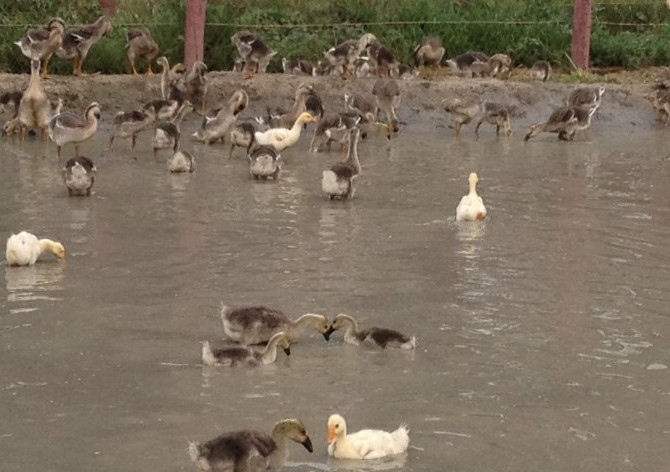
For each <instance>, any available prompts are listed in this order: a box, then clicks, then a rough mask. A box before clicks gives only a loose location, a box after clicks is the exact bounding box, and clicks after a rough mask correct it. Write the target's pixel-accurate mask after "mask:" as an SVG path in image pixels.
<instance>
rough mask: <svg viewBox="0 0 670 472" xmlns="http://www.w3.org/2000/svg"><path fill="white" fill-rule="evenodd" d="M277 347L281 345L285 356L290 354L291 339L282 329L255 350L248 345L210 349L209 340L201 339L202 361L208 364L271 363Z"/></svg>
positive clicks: (227, 365)
mask: <svg viewBox="0 0 670 472" xmlns="http://www.w3.org/2000/svg"><path fill="white" fill-rule="evenodd" d="M278 347H281V348H282V349H283V350H284V353H285V354H286V355H287V356H290V355H291V341H290V340H289V338H288V336H286V333H285V332H283V331H280V332H278V333H275V334H274V335H273V336H272V337H271V338H270V340H269V341H268V344H267V345H266V346H265V349H263V350H262V351H256V350H254V349H252V348H250V347H248V346H229V347H224V348H220V349H216V348H215V349H212V346H211V345H210V344H209V341H203V343H202V363H203V364H204V365H209V366H225V367H235V366H238V365H246V366H249V367H255V366H258V365H266V364H272V363H273V362H275V361H276V360H277V348H278Z"/></svg>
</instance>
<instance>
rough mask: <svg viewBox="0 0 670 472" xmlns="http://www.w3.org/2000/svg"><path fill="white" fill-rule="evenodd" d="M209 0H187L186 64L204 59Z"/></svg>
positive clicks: (185, 26) (187, 65)
mask: <svg viewBox="0 0 670 472" xmlns="http://www.w3.org/2000/svg"><path fill="white" fill-rule="evenodd" d="M206 5H207V0H186V19H185V20H184V22H185V24H184V65H185V66H186V67H190V66H191V65H193V63H194V62H196V61H202V58H203V54H204V48H205V6H206Z"/></svg>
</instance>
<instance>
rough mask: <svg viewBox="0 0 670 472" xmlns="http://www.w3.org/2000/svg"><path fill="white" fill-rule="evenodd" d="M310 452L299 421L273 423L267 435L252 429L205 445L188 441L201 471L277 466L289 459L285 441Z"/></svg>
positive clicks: (252, 471) (254, 471)
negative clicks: (300, 445) (292, 442)
mask: <svg viewBox="0 0 670 472" xmlns="http://www.w3.org/2000/svg"><path fill="white" fill-rule="evenodd" d="M289 439H290V440H291V441H294V442H297V443H299V444H302V445H303V446H304V448H305V449H307V450H308V451H309V452H312V451H313V448H312V441H311V440H310V438H309V436H308V435H307V430H306V428H305V425H304V423H303V422H302V421H300V420H299V419H297V418H291V419H285V420H282V421H279V422H278V423H277V424H275V426H274V428H273V429H272V433H271V434H270V435H268V434H266V433H263V432H260V431H253V430H242V431H232V432H229V433H224V434H222V435H221V436H218V437H216V438H214V439H212V440H210V441H207V442H206V443H204V444H200V443H197V442H191V443H189V446H188V452H189V456H190V457H191V460H192V461H193V462H194V463H195V464H196V465H197V467H198V469H199V470H200V471H202V472H223V471H228V470H231V471H235V472H261V471H263V470H265V469H278V468H279V467H281V466H282V465H284V462H286V460H287V459H288V456H289V449H288V441H287V440H289Z"/></svg>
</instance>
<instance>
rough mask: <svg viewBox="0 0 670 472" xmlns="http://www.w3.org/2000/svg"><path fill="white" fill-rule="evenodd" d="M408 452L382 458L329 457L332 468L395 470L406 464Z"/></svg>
mask: <svg viewBox="0 0 670 472" xmlns="http://www.w3.org/2000/svg"><path fill="white" fill-rule="evenodd" d="M406 461H407V454H397V455H394V456H388V457H383V458H381V459H370V460H355V459H334V458H332V457H328V465H329V466H330V470H360V471H372V472H374V471H378V470H394V469H400V468H402V467H404V466H405V462H406Z"/></svg>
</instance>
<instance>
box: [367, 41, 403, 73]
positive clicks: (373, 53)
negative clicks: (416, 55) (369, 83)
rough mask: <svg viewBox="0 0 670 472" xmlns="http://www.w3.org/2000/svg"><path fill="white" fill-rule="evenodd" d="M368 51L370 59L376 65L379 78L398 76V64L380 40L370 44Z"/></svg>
mask: <svg viewBox="0 0 670 472" xmlns="http://www.w3.org/2000/svg"><path fill="white" fill-rule="evenodd" d="M367 51H368V57H370V59H371V60H372V63H373V64H374V69H375V73H376V75H377V77H397V76H398V62H397V61H396V59H395V56H394V54H393V52H392V51H391V50H390V49H389V48H387V47H386V46H384V45H383V44H382V43H380V42H379V41H378V40H373V41H370V42H369V43H368V47H367Z"/></svg>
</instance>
